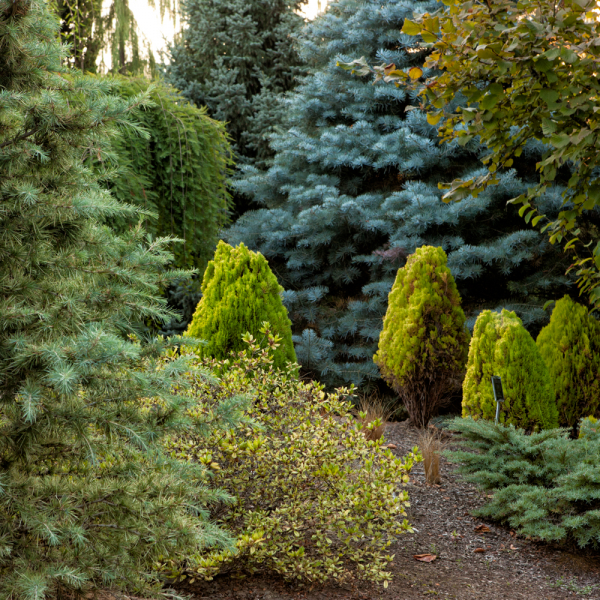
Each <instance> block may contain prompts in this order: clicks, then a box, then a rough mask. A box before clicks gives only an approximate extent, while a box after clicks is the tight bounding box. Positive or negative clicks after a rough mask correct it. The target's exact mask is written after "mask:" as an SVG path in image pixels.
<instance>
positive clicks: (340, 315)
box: [226, 0, 569, 385]
mask: <svg viewBox="0 0 600 600" xmlns="http://www.w3.org/2000/svg"><path fill="white" fill-rule="evenodd" d="M436 7H437V3H436V2H433V1H430V0H383V1H381V0H378V1H375V0H340V1H339V2H335V3H333V4H331V5H330V6H329V9H328V11H327V12H326V13H325V14H324V15H323V16H322V17H320V18H318V19H316V20H315V21H314V22H313V23H312V24H310V25H309V26H307V28H306V29H305V30H304V34H303V37H302V40H301V49H300V52H301V56H302V58H303V59H304V60H305V62H306V63H307V64H308V66H309V67H310V69H311V71H310V74H309V75H308V76H306V77H305V78H304V79H303V80H302V82H301V84H300V85H299V86H298V87H297V88H296V89H295V91H294V92H293V93H292V94H290V95H289V96H288V97H287V99H286V101H285V111H286V114H287V115H288V123H287V129H288V130H287V131H285V132H284V133H278V134H276V135H274V136H272V139H271V143H272V148H273V149H274V150H275V153H276V154H275V158H274V162H273V164H272V165H271V166H270V168H269V169H268V170H262V171H261V170H259V169H257V168H256V167H246V168H245V174H244V177H243V178H242V179H241V180H240V181H239V182H238V184H237V189H238V191H239V192H241V193H244V194H246V195H247V196H248V197H249V198H251V199H252V200H253V201H254V202H255V203H257V204H259V205H260V206H261V207H260V208H259V209H258V210H254V211H252V212H249V213H246V214H245V215H244V216H243V217H241V218H240V219H239V220H238V221H237V223H236V224H235V225H234V226H233V227H232V228H231V229H230V230H229V231H228V232H227V234H226V238H227V240H228V241H229V242H230V243H232V244H237V243H239V242H242V241H243V242H244V243H245V244H247V245H248V246H250V247H251V248H253V249H257V250H259V251H260V252H261V253H263V254H264V255H265V256H266V257H267V258H268V259H269V261H270V264H271V266H272V268H273V271H274V272H275V273H276V275H277V276H278V277H279V280H280V283H281V284H282V285H283V286H284V287H285V288H286V290H287V291H286V292H285V302H286V303H287V306H288V309H289V311H290V317H291V319H292V322H293V323H294V327H295V333H296V336H295V343H296V352H297V355H298V360H299V362H300V363H301V364H302V366H303V367H304V368H305V369H306V371H307V372H309V373H310V374H311V375H313V376H316V377H318V378H320V379H322V380H324V381H325V382H326V383H328V384H339V383H350V382H353V383H356V384H359V385H364V384H368V383H369V382H376V381H377V380H378V378H379V375H378V372H377V368H376V366H375V365H374V363H373V360H372V357H373V354H374V352H375V350H376V347H377V340H378V337H379V333H380V331H381V327H382V318H383V315H384V314H385V310H386V306H387V297H388V293H389V291H390V289H391V287H392V284H393V281H394V277H395V274H396V272H397V270H398V268H399V267H402V266H403V265H404V263H405V260H406V257H407V256H408V255H409V254H411V253H412V252H414V250H415V249H416V248H418V247H420V246H422V245H425V244H427V245H432V246H441V247H442V248H443V249H444V250H445V251H446V253H447V254H448V266H449V267H450V268H451V270H452V273H453V275H454V277H455V279H456V282H457V284H458V288H459V292H460V295H461V297H462V298H463V307H464V309H465V312H466V313H467V315H468V316H469V317H470V323H471V324H472V323H474V321H475V318H476V316H477V314H478V313H479V312H480V311H481V310H482V309H483V308H497V307H500V306H503V307H506V308H509V309H510V310H515V311H516V312H517V313H518V314H519V316H520V317H521V318H522V320H523V322H524V323H525V324H526V325H528V326H530V327H533V329H536V328H537V327H539V326H540V325H541V322H542V320H543V319H544V313H543V311H542V309H541V305H542V304H543V301H542V300H541V299H540V298H544V299H545V298H549V297H556V296H558V295H559V294H562V293H564V291H565V289H566V287H567V286H568V285H569V281H568V280H567V279H566V278H565V277H564V276H563V273H564V271H565V265H564V260H565V259H564V258H563V255H562V254H560V253H559V252H558V251H557V250H555V249H554V248H553V247H551V246H550V245H549V244H548V243H547V241H546V238H545V236H543V235H540V234H539V233H538V232H536V231H534V230H531V229H528V228H526V227H527V226H526V225H525V224H524V222H523V220H522V219H521V218H520V217H519V215H518V214H517V212H516V210H515V209H514V208H513V207H511V206H509V207H507V205H506V200H507V199H509V198H512V197H514V196H516V195H518V194H519V193H520V192H521V190H523V189H524V187H525V186H526V185H527V181H528V179H530V178H532V177H535V161H536V158H537V157H539V156H540V151H541V148H535V147H530V148H528V152H526V153H524V155H523V160H522V164H520V165H518V166H517V170H513V171H510V172H507V173H505V174H503V175H502V181H501V184H500V185H498V186H496V187H495V188H493V189H489V190H487V191H486V193H485V194H481V195H480V196H479V197H477V198H468V199H465V200H464V201H462V202H461V203H459V204H453V205H446V204H444V203H443V202H442V200H441V195H442V193H441V192H440V191H439V190H438V186H437V184H438V183H439V182H441V181H451V180H452V179H453V178H455V177H459V176H460V177H463V178H469V177H471V176H472V175H473V174H474V173H477V171H478V170H480V169H481V163H480V162H479V158H480V156H481V153H482V152H483V151H484V149H482V148H480V147H478V146H477V145H476V144H471V145H469V146H466V147H464V148H463V147H460V146H458V145H456V144H454V145H440V144H439V143H438V139H437V128H436V127H433V126H431V125H429V124H428V123H427V120H426V117H425V114H424V113H423V112H422V111H421V110H420V109H419V106H418V99H417V98H416V97H415V94H414V93H413V92H411V91H409V90H407V89H405V88H403V87H398V88H397V87H395V86H393V85H382V84H376V85H372V82H371V81H369V80H367V78H358V77H355V76H353V75H352V74H350V73H348V72H346V71H343V70H342V69H341V68H339V67H337V66H336V62H337V61H342V62H349V61H351V60H354V59H355V58H358V57H360V56H365V57H366V58H367V60H368V61H370V62H371V64H379V63H381V62H385V63H391V62H393V63H395V64H396V65H397V67H398V68H402V69H408V68H410V67H412V66H421V65H422V64H423V61H424V58H425V53H426V52H427V50H422V49H419V48H418V47H417V46H416V42H415V38H412V37H409V36H406V35H403V34H401V33H400V29H401V27H402V24H403V21H404V19H405V18H409V17H412V14H413V12H426V11H432V10H434V9H435V8H436ZM482 172H483V170H482ZM543 203H544V207H543V210H544V211H546V212H547V213H553V212H555V210H556V209H557V208H558V206H559V205H560V190H551V191H550V192H548V193H547V194H546V196H545V197H544V200H543Z"/></svg>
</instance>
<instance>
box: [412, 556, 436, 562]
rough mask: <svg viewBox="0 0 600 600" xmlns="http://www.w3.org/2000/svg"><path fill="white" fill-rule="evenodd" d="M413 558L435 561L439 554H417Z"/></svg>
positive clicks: (422, 560)
mask: <svg viewBox="0 0 600 600" xmlns="http://www.w3.org/2000/svg"><path fill="white" fill-rule="evenodd" d="M413 558H414V559H415V560H420V561H421V562H433V561H434V560H435V559H436V558H437V556H436V555H435V554H415V555H413Z"/></svg>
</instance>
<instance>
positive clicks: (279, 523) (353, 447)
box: [163, 328, 419, 585]
mask: <svg viewBox="0 0 600 600" xmlns="http://www.w3.org/2000/svg"><path fill="white" fill-rule="evenodd" d="M261 334H262V336H264V337H265V338H266V339H267V342H266V344H265V348H261V347H260V346H259V345H258V344H257V342H256V341H255V340H254V339H253V338H252V337H251V336H246V337H245V340H246V342H247V349H246V351H245V352H243V353H238V354H236V355H235V356H233V355H232V356H231V358H230V363H229V365H228V368H227V369H223V368H222V363H221V362H220V361H216V360H212V361H211V360H206V359H205V360H203V361H202V360H200V359H197V360H196V362H197V365H198V366H201V367H204V368H210V369H212V370H213V372H216V373H220V374H221V378H220V379H217V380H213V381H208V380H200V379H197V380H196V381H195V382H194V389H193V396H194V399H195V402H196V406H195V408H194V409H192V413H193V414H194V416H195V418H197V419H201V418H204V419H205V420H206V422H207V423H210V421H211V419H212V418H213V416H212V415H213V406H214V404H215V403H216V402H218V401H219V400H220V398H222V397H231V396H236V395H238V394H242V395H244V394H245V395H248V396H250V397H251V398H252V404H251V408H250V409H249V410H248V412H247V416H248V417H250V418H252V419H253V420H254V422H255V427H250V426H245V427H238V428H232V429H231V430H230V431H229V432H228V433H227V434H226V435H225V436H223V435H221V434H217V435H214V436H213V437H211V438H209V439H208V440H206V439H205V438H203V437H202V436H200V435H195V434H194V435H188V436H178V437H174V438H173V439H172V440H171V441H170V443H169V445H168V449H169V450H170V452H171V455H172V457H176V458H180V459H182V460H185V461H192V462H198V463H200V464H202V465H204V466H205V467H206V469H207V480H208V479H209V480H210V482H211V485H213V486H216V487H217V488H220V489H222V490H224V491H226V492H229V494H231V496H232V499H233V500H232V502H221V503H218V504H215V505H214V507H213V511H212V515H211V517H212V519H213V520H214V521H215V522H216V523H217V524H219V525H220V526H221V527H223V528H224V529H226V530H228V531H230V532H231V533H232V534H233V535H234V536H235V537H236V539H237V542H236V550H235V551H230V550H225V551H222V550H215V551H213V550H207V551H206V552H204V553H200V554H195V555H193V556H190V557H189V559H188V561H187V562H185V563H176V562H171V563H165V564H163V569H164V571H165V572H166V573H167V574H168V575H169V576H170V577H173V578H181V577H184V578H185V577H189V578H204V579H211V578H212V577H214V576H216V575H217V574H219V573H225V572H231V571H244V572H250V573H253V572H270V573H277V574H279V575H281V576H283V577H284V578H286V579H288V580H302V581H306V582H325V581H336V582H349V581H352V580H368V581H373V582H380V583H383V584H384V585H387V582H388V581H389V580H390V579H391V574H390V573H389V571H387V570H386V567H387V565H388V564H389V563H390V562H391V560H392V556H390V554H389V550H388V548H389V546H390V544H391V543H392V542H393V541H394V540H396V539H397V538H398V536H399V535H400V534H402V533H405V532H411V531H412V529H411V527H410V525H409V523H408V521H407V520H406V518H405V516H406V512H405V508H406V507H407V505H408V494H407V492H406V490H405V489H403V486H404V484H405V483H406V482H408V476H409V472H410V470H411V467H412V465H413V463H414V461H415V460H417V459H418V458H419V457H418V455H416V454H415V453H416V452H417V450H416V449H415V451H414V452H415V453H411V454H409V455H408V456H407V457H405V458H404V459H401V458H396V457H395V456H394V455H393V454H392V452H391V450H389V449H387V448H384V446H383V439H381V438H380V439H378V440H375V441H369V440H367V439H366V438H365V435H364V433H363V431H362V430H361V428H360V426H358V425H357V423H356V421H355V419H354V418H353V416H352V413H351V409H352V407H351V404H350V403H349V402H346V401H345V398H346V397H347V396H348V395H349V394H351V392H352V390H345V389H340V390H337V391H335V392H333V393H331V394H326V393H325V392H324V391H323V387H322V386H321V385H319V384H317V383H314V382H304V381H301V380H300V379H298V377H297V376H296V374H295V372H294V368H293V366H288V368H287V369H286V370H281V369H275V368H274V367H273V364H272V352H273V350H272V348H274V347H276V345H277V343H278V339H277V338H276V337H274V336H273V335H272V333H271V332H270V331H269V330H268V328H267V329H265V328H263V331H262V332H261ZM182 352H183V354H184V355H187V356H190V353H189V351H188V350H187V349H185V348H184V349H183V350H182Z"/></svg>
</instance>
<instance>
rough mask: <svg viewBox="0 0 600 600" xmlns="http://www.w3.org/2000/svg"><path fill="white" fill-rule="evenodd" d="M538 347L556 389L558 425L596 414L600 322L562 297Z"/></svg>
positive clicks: (572, 424) (599, 391) (598, 405)
mask: <svg viewBox="0 0 600 600" xmlns="http://www.w3.org/2000/svg"><path fill="white" fill-rule="evenodd" d="M536 343H537V347H538V348H539V351H540V354H541V355H542V358H543V359H544V362H545V363H546V366H547V367H548V371H549V372H550V378H551V379H552V383H553V385H554V391H555V392H556V406H557V408H558V421H559V424H560V425H561V427H571V428H575V427H576V426H577V424H578V423H579V421H580V419H582V418H583V417H587V416H589V415H596V416H598V410H599V408H600V323H599V322H598V321H597V320H596V319H595V318H594V317H592V316H591V315H590V314H589V313H588V310H587V308H585V306H582V305H581V304H578V303H577V302H574V301H573V300H572V299H571V298H569V296H565V297H564V298H562V299H561V300H559V301H558V302H557V303H556V306H555V307H554V310H553V311H552V317H551V318H550V323H549V324H548V325H546V327H544V328H543V329H542V331H540V333H539V335H538V338H537V341H536Z"/></svg>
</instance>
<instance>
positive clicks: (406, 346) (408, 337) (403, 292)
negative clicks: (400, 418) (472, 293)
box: [373, 246, 470, 427]
mask: <svg viewBox="0 0 600 600" xmlns="http://www.w3.org/2000/svg"><path fill="white" fill-rule="evenodd" d="M446 261H447V257H446V253H445V252H444V251H443V250H442V249H441V248H434V247H432V246H423V247H421V248H419V249H418V250H417V251H416V252H415V253H414V254H412V255H411V256H409V258H408V261H407V262H406V265H405V266H404V267H402V268H401V269H399V270H398V275H397V276H396V281H395V282H394V286H393V287H392V291H391V292H390V296H389V303H388V309H387V312H386V314H385V318H384V320H383V330H382V332H381V335H380V336H379V348H378V351H377V354H375V356H374V357H373V360H374V361H375V363H376V364H377V366H378V367H379V370H380V371H381V375H382V377H383V378H384V379H385V381H386V382H387V383H388V384H389V385H390V386H391V387H392V388H393V389H394V390H395V391H396V392H397V393H398V394H400V397H401V399H402V400H403V402H404V406H405V407H406V409H407V411H408V414H409V416H410V419H411V421H412V422H413V423H414V424H415V425H417V426H418V427H426V426H427V423H429V419H430V418H431V417H433V416H435V414H436V412H437V410H438V409H439V408H440V407H441V406H443V405H444V403H445V402H447V401H448V400H449V399H450V397H451V395H452V393H453V392H454V391H455V390H456V389H457V388H459V387H460V383H461V381H462V377H463V375H464V371H465V365H466V362H467V354H468V351H469V337H470V336H469V330H468V329H467V326H466V323H465V321H466V319H465V314H464V312H463V310H462V308H461V306H460V295H459V293H458V291H457V289H456V283H455V282H454V278H453V277H452V273H450V269H449V268H448V267H447V265H446Z"/></svg>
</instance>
